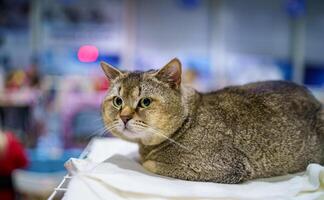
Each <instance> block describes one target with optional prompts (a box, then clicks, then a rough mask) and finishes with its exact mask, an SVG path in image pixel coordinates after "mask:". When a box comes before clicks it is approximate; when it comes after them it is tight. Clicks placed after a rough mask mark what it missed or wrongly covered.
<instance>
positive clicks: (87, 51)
mask: <svg viewBox="0 0 324 200" xmlns="http://www.w3.org/2000/svg"><path fill="white" fill-rule="evenodd" d="M98 56H99V51H98V48H97V47H96V46H93V45H83V46H81V47H80V48H79V50H78V59H79V61H80V62H95V61H96V60H97V59H98Z"/></svg>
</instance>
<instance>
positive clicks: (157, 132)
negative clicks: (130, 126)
mask: <svg viewBox="0 0 324 200" xmlns="http://www.w3.org/2000/svg"><path fill="white" fill-rule="evenodd" d="M134 124H135V125H137V126H139V127H142V128H149V129H151V130H152V133H154V134H156V135H159V136H162V137H163V138H166V139H167V140H169V141H170V142H172V143H174V144H176V145H178V146H179V147H181V148H183V149H186V150H187V151H191V149H189V148H188V147H186V146H184V145H183V144H180V143H179V142H177V141H175V140H174V139H171V138H169V137H167V136H165V135H163V134H162V133H161V132H160V131H159V130H157V129H155V128H153V127H151V126H149V125H147V124H145V123H143V122H141V121H136V122H135V123H134Z"/></svg>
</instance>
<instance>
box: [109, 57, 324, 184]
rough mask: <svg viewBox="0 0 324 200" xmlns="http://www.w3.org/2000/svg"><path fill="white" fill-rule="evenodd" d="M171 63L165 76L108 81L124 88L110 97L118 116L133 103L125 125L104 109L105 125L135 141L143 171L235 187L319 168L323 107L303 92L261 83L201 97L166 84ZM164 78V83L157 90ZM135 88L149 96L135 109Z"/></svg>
mask: <svg viewBox="0 0 324 200" xmlns="http://www.w3.org/2000/svg"><path fill="white" fill-rule="evenodd" d="M177 62H178V61H177ZM169 65H170V63H169ZM174 65H176V64H174V63H173V66H172V65H171V67H173V68H172V69H173V70H171V71H170V70H169V69H168V68H171V67H170V66H169V67H168V65H167V67H165V68H167V69H168V70H167V71H168V73H171V74H172V76H170V77H169V79H163V78H165V77H166V76H167V73H166V72H165V71H162V72H163V76H162V75H160V74H156V73H153V74H152V73H150V74H145V73H143V74H140V73H139V74H138V75H135V74H127V75H125V74H124V75H123V76H122V78H120V79H116V80H115V82H113V84H115V85H116V88H119V89H118V93H119V90H121V91H122V90H123V88H122V87H124V90H125V91H126V90H127V91H128V92H127V95H126V93H125V92H124V91H122V92H121V93H120V94H118V95H120V96H121V98H123V99H125V100H124V101H125V103H124V104H125V108H123V107H122V106H121V107H120V111H119V112H120V113H121V114H120V117H121V118H122V119H124V114H123V112H126V111H124V110H126V107H129V108H128V109H129V110H131V108H130V106H127V105H126V104H127V103H126V99H127V101H128V102H129V105H131V104H133V105H134V109H133V111H132V112H130V111H129V110H128V111H129V113H133V114H132V117H131V118H130V119H132V120H133V121H130V122H129V125H128V124H127V123H128V122H127V120H126V123H125V121H124V120H123V121H124V123H125V125H124V126H122V125H120V123H119V122H120V120H119V119H118V114H117V112H118V111H116V110H112V109H111V108H110V107H109V106H106V107H105V104H104V119H105V122H106V123H107V124H116V123H118V127H119V128H114V129H116V130H114V129H112V133H113V134H115V135H117V136H119V137H121V138H124V139H127V140H130V141H135V142H138V143H139V145H140V155H141V162H142V164H143V166H144V167H145V168H146V169H148V170H149V171H151V172H154V173H156V174H160V175H164V176H169V177H174V178H179V179H185V180H195V181H213V182H218V183H238V182H242V181H245V180H251V179H254V178H261V177H271V176H277V175H284V174H288V173H295V172H300V171H303V170H305V168H306V166H307V165H308V164H309V163H313V162H315V163H321V164H323V163H324V110H323V108H322V106H321V104H320V103H319V102H318V101H317V100H316V99H315V98H314V97H313V96H312V95H311V93H310V92H309V91H308V90H307V89H306V88H304V87H302V86H299V85H296V84H293V83H290V82H285V81H268V82H259V83H252V84H247V85H243V86H235V87H228V88H224V89H222V90H219V91H216V92H212V93H207V94H202V93H199V92H196V91H195V90H193V89H190V88H185V87H180V84H178V86H179V87H175V86H177V84H174V85H168V84H169V82H168V81H170V78H171V79H172V80H171V81H173V82H172V83H177V81H178V80H177V76H174V74H173V72H174V71H175V70H174ZM163 69H164V68H163ZM162 72H161V71H159V72H158V73H162ZM109 73H110V72H109ZM106 74H107V73H106ZM180 74H181V70H180ZM118 76H121V75H118ZM155 78H156V79H155ZM130 80H131V81H130ZM164 80H166V82H167V83H168V84H164V85H163V81H164ZM143 83H147V84H146V85H145V84H143ZM159 84H160V85H159ZM169 86H170V88H171V89H170V90H169V89H168V87H169ZM137 87H138V89H136V88H137ZM126 88H127V89H126ZM112 90H113V89H112ZM137 91H138V96H143V95H144V96H150V95H151V96H152V95H153V94H154V95H157V96H156V97H155V96H154V97H152V99H153V98H154V101H153V100H152V103H151V105H150V104H149V105H150V107H145V108H144V109H143V108H142V107H140V108H136V105H137V104H138V103H136V102H138V101H141V100H138V99H140V97H137V98H136V92H137ZM123 92H124V93H123ZM110 93H113V92H110ZM166 95H167V96H168V97H167V98H163V96H166ZM108 96H109V95H108ZM112 96H114V95H112ZM108 99H109V97H108ZM142 99H143V98H142ZM155 99H156V100H155ZM155 101H156V103H154V102H155ZM132 102H135V103H132ZM141 102H142V101H141ZM108 103H110V101H109V102H108ZM168 104H169V105H168ZM170 104H172V105H170ZM170 106H171V107H170ZM172 106H174V107H172ZM105 108H106V109H105ZM157 108H158V109H157ZM136 109H138V110H136ZM145 109H146V110H145ZM166 111H167V112H166ZM111 115H113V116H114V117H110V116H111ZM115 115H116V116H115ZM159 115H160V116H159ZM118 120H119V121H118ZM168 120H169V121H168ZM116 121H117V122H116ZM112 126H113V125H112ZM112 126H111V127H112ZM120 126H122V128H120ZM155 130H159V131H158V132H157V131H155ZM141 131H142V132H144V133H145V134H140V133H139V132H141ZM156 132H157V134H155V133H156ZM161 134H163V136H161ZM165 137H167V138H168V139H165Z"/></svg>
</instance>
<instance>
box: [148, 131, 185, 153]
mask: <svg viewBox="0 0 324 200" xmlns="http://www.w3.org/2000/svg"><path fill="white" fill-rule="evenodd" d="M152 133H155V134H157V135H159V136H162V137H164V138H165V139H167V140H169V141H170V142H172V143H174V144H176V145H178V146H179V147H181V148H183V149H186V150H187V151H191V149H189V148H188V147H186V146H184V145H183V144H180V143H179V142H177V141H175V140H174V139H171V138H169V137H167V136H165V135H163V134H162V133H159V132H157V131H156V130H153V132H152Z"/></svg>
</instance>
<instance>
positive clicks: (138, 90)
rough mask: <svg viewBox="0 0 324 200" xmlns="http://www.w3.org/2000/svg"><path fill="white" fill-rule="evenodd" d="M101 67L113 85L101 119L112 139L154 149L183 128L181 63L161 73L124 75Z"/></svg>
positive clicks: (175, 62) (166, 67) (103, 65)
mask: <svg viewBox="0 0 324 200" xmlns="http://www.w3.org/2000/svg"><path fill="white" fill-rule="evenodd" d="M101 67H102V69H103V70H104V72H105V74H106V76H107V78H108V79H109V81H110V88H109V90H108V93H107V96H106V98H105V100H104V102H103V104H102V115H103V119H104V122H105V125H106V128H107V129H108V130H109V131H110V132H111V133H112V134H113V135H115V136H117V137H120V138H122V139H125V140H128V141H132V142H141V143H143V144H145V145H154V144H159V143H161V142H162V141H164V140H166V139H167V138H168V137H170V135H171V134H172V133H174V132H175V131H176V130H177V129H178V128H179V127H180V126H181V124H182V123H183V118H184V107H183V105H182V98H181V90H180V83H181V64H180V61H179V60H178V59H173V60H172V61H170V62H169V63H168V64H167V65H166V66H164V67H163V68H162V69H160V70H158V71H152V70H151V71H147V72H121V71H119V70H117V69H116V68H114V67H112V66H110V65H109V64H107V63H101Z"/></svg>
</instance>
